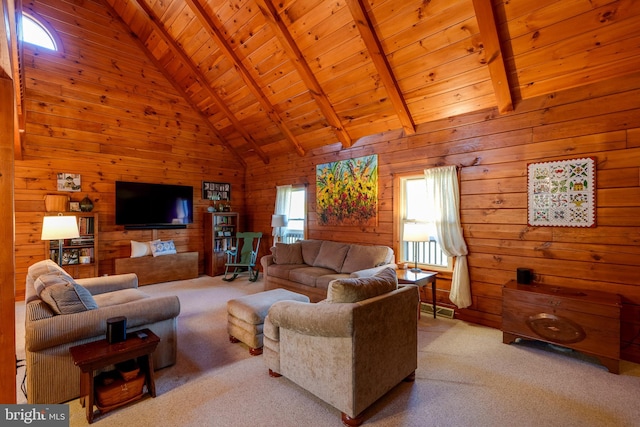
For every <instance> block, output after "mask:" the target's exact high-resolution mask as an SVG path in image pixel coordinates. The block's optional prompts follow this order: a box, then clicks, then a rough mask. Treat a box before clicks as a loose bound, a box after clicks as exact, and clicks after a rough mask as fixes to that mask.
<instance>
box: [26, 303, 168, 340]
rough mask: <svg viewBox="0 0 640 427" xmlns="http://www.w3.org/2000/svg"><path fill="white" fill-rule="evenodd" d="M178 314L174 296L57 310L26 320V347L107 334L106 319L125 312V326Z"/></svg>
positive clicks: (128, 326)
mask: <svg viewBox="0 0 640 427" xmlns="http://www.w3.org/2000/svg"><path fill="white" fill-rule="evenodd" d="M178 314H180V300H179V299H178V297H177V296H175V295H173V296H163V297H153V298H143V299H139V300H136V301H132V302H128V303H125V304H118V305H113V306H109V307H103V308H98V309H95V310H88V311H83V312H80V313H75V314H60V315H57V316H53V317H50V318H47V319H42V320H36V321H31V322H27V323H26V325H25V347H26V349H27V350H29V351H39V350H42V349H45V348H50V347H55V346H57V345H61V344H65V343H73V342H76V341H79V340H83V339H87V338H93V337H98V336H101V337H106V331H107V319H108V318H110V317H116V316H124V317H126V318H127V329H129V328H135V327H137V326H142V325H147V324H150V323H155V322H158V321H162V320H166V319H171V318H174V317H177V316H178Z"/></svg>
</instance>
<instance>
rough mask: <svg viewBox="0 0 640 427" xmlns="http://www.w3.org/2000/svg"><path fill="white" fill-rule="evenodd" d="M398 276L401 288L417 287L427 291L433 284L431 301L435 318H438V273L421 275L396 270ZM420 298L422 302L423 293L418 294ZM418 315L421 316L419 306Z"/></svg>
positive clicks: (426, 272) (406, 270)
mask: <svg viewBox="0 0 640 427" xmlns="http://www.w3.org/2000/svg"><path fill="white" fill-rule="evenodd" d="M396 275H397V276H398V285H400V286H417V287H418V289H420V288H422V289H424V291H425V294H426V291H427V285H428V284H429V283H431V298H432V299H431V301H432V304H433V318H434V319H435V318H436V276H437V275H438V273H436V272H435V271H420V272H419V273H413V272H411V271H410V270H408V269H404V270H401V269H398V270H396ZM418 294H419V295H418V298H420V302H422V298H421V297H420V295H422V292H419V293H418ZM418 315H420V306H418Z"/></svg>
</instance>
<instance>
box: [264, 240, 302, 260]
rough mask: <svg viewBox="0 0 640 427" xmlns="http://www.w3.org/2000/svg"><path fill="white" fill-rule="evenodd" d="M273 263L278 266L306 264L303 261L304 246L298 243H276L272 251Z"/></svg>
mask: <svg viewBox="0 0 640 427" xmlns="http://www.w3.org/2000/svg"><path fill="white" fill-rule="evenodd" d="M271 252H272V253H273V262H274V263H276V264H304V260H303V259H302V245H301V244H300V243H299V242H296V243H291V244H288V243H276V246H275V247H274V248H272V249H271Z"/></svg>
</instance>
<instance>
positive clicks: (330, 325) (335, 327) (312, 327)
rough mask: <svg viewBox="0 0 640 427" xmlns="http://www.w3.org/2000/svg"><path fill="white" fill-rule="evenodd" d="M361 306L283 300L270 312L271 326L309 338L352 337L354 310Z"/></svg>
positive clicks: (272, 307)
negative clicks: (310, 336) (311, 336)
mask: <svg viewBox="0 0 640 427" xmlns="http://www.w3.org/2000/svg"><path fill="white" fill-rule="evenodd" d="M356 306H357V303H344V304H330V303H316V304H309V303H304V302H299V301H279V302H277V303H275V304H274V305H273V306H271V308H270V309H269V319H270V321H271V323H272V324H273V325H274V326H276V327H280V328H284V329H290V330H293V331H296V332H299V333H302V334H305V335H314V336H322V337H350V336H351V335H352V333H353V309H354V308H355V307H356Z"/></svg>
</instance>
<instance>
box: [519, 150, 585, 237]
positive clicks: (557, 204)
mask: <svg viewBox="0 0 640 427" xmlns="http://www.w3.org/2000/svg"><path fill="white" fill-rule="evenodd" d="M595 169H596V160H595V158H592V157H586V158H581V159H570V160H559V161H554V162H544V163H529V164H528V165H527V198H528V203H527V217H528V224H529V225H531V226H543V227H544V226H550V227H552V226H555V227H595V226H596V181H595Z"/></svg>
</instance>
